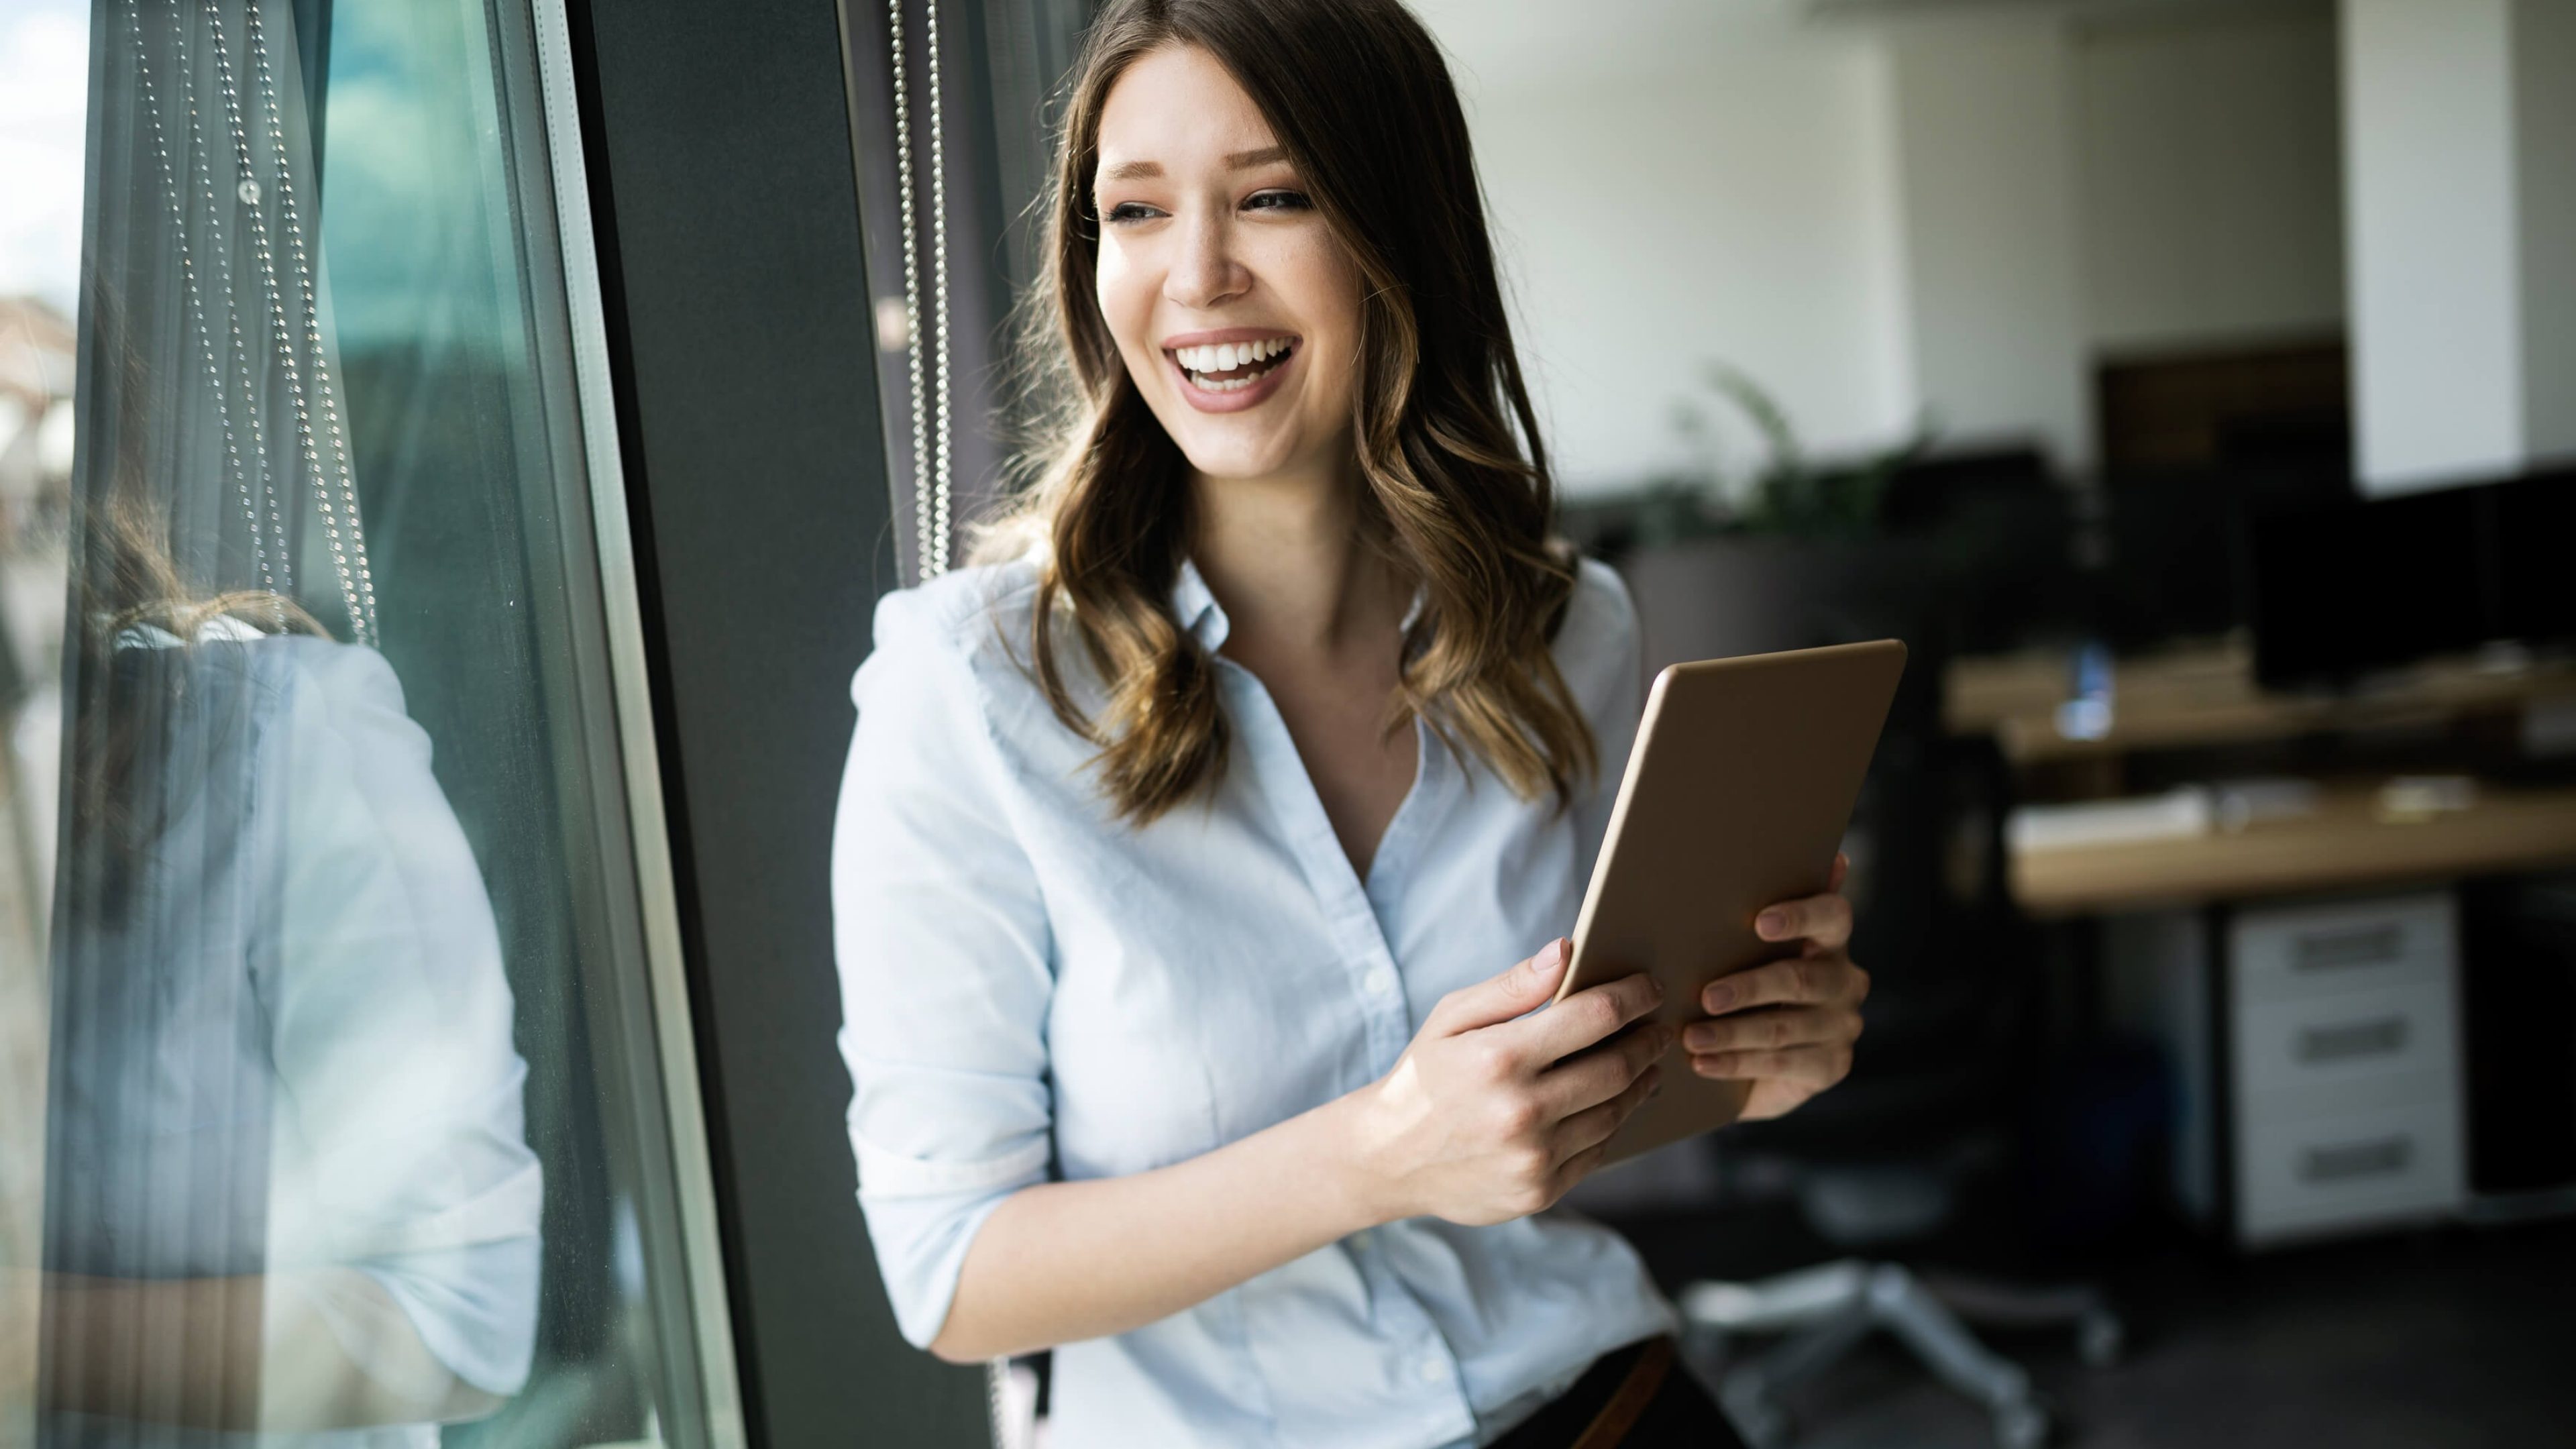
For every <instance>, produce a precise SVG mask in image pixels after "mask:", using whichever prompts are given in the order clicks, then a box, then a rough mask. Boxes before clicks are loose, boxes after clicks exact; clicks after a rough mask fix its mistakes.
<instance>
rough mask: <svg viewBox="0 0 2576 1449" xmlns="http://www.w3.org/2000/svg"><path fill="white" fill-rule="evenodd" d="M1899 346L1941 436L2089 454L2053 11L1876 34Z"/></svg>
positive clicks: (2082, 464) (2083, 457)
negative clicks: (1894, 221) (2030, 443)
mask: <svg viewBox="0 0 2576 1449" xmlns="http://www.w3.org/2000/svg"><path fill="white" fill-rule="evenodd" d="M1885 43H1886V47H1887V57H1888V60H1887V64H1888V67H1889V69H1888V77H1889V86H1890V92H1889V93H1890V97H1891V101H1890V110H1889V112H1888V114H1887V121H1888V124H1889V125H1890V126H1891V128H1892V131H1893V135H1892V136H1891V138H1890V144H1891V145H1892V147H1893V149H1894V154H1895V158H1896V178H1897V180H1896V190H1897V206H1898V213H1899V231H1900V237H1901V244H1902V255H1903V257H1904V263H1903V268H1904V271H1903V275H1904V278H1905V305H1906V307H1907V327H1908V338H1907V342H1908V347H1907V356H1908V360H1909V364H1910V369H1911V378H1912V386H1913V389H1914V391H1915V394H1916V396H1917V397H1919V398H1920V399H1921V401H1922V403H1923V405H1924V406H1926V407H1927V408H1929V409H1930V410H1931V411H1932V413H1933V415H1934V416H1935V418H1936V419H1937V420H1938V422H1939V424H1940V426H1941V428H1942V431H1943V434H1944V436H1945V437H1948V438H1951V439H1955V440H1959V441H1963V442H1964V441H1968V440H1974V439H1985V438H1995V439H2005V438H2021V437H2030V436H2034V435H2035V436H2036V437H2037V438H2038V439H2039V440H2040V441H2041V442H2042V443H2043V444H2045V445H2046V446H2047V448H2048V450H2049V451H2050V452H2052V453H2053V454H2054V455H2055V456H2056V458H2057V460H2058V461H2059V462H2060V463H2061V464H2064V465H2066V466H2068V467H2071V468H2074V469H2077V470H2082V469H2084V468H2086V467H2087V466H2089V464H2090V462H2091V460H2092V455H2093V415H2092V391H2093V390H2092V386H2091V367H2090V361H2089V358H2088V356H2087V350H2086V347H2085V319H2084V306H2083V297H2082V280H2081V267H2082V262H2081V258H2080V256H2079V254H2078V246H2077V230H2076V207H2075V176H2076V165H2077V162H2076V157H2075V152H2074V140H2073V134H2072V133H2073V129H2074V127H2073V108H2074V102H2073V94H2072V69H2071V66H2070V63H2069V60H2068V46H2067V43H2066V25H2065V22H2064V20H2063V19H2062V18H2061V17H2059V16H2057V15H2054V14H2050V13H2045V12H2043V13H2039V14H2006V15H2002V16H1991V17H1989V16H1976V17H1969V18H1964V19H1959V20H1955V21H1944V22H1943V23H1939V24H1925V25H1919V26H1906V27H1899V28H1897V29H1896V30H1894V31H1892V32H1891V33H1890V34H1889V35H1888V36H1887V37H1886V42H1885Z"/></svg>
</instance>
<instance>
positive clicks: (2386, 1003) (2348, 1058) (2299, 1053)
mask: <svg viewBox="0 0 2576 1449" xmlns="http://www.w3.org/2000/svg"><path fill="white" fill-rule="evenodd" d="M2458 1040H2459V1026H2458V1022H2457V1020H2456V1017H2455V1014H2454V1012H2453V1009H2452V1004H2451V987H2450V983H2449V981H2448V980H2446V979H2444V978H2441V977H2436V978H2435V979H2433V980H2430V981H2419V982H2411V983H2408V984H2406V985H2403V986H2382V987H2374V988H2372V989H2369V990H2366V991H2338V992H2335V993H2334V994H2332V995H2329V996H2319V997H2312V998H2310V999H2307V1000H2304V1001H2257V1002H2249V1003H2246V1004H2245V1005H2243V1006H2241V1007H2240V1008H2239V1009H2238V1011H2237V1016H2236V1060H2235V1066H2236V1084H2237V1090H2238V1091H2240V1092H2243V1093H2244V1094H2246V1095H2247V1096H2248V1097H2257V1098H2259V1097H2264V1096H2267V1095H2269V1094H2272V1093H2277V1092H2296V1093H2301V1094H2307V1095H2312V1096H2314V1097H2316V1098H2318V1099H2319V1101H2320V1103H2321V1109H2322V1110H2332V1109H2333V1107H2334V1105H2335V1102H2336V1098H2337V1095H2338V1089H2342V1088H2350V1087H2353V1086H2356V1085H2360V1084H2363V1083H2367V1082H2370V1081H2374V1080H2378V1079H2383V1078H2393V1077H2409V1078H2427V1077H2430V1078H2437V1079H2439V1078H2446V1077H2447V1076H2448V1075H2449V1074H2450V1073H2451V1071H2452V1069H2453V1064H2454V1063H2455V1062H2457V1060H2458V1057H2459V1049H2458Z"/></svg>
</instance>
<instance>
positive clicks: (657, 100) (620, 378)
mask: <svg viewBox="0 0 2576 1449" xmlns="http://www.w3.org/2000/svg"><path fill="white" fill-rule="evenodd" d="M571 9H572V19H573V32H574V52H575V66H576V69H577V70H578V71H579V72H580V73H581V84H582V92H583V108H584V131H585V137H586V141H587V145H588V149H589V156H590V166H591V173H592V174H591V178H590V184H591V191H592V204H593V206H594V208H595V211H596V216H597V220H598V224H599V233H600V246H601V253H602V255H601V263H602V272H603V286H604V290H605V292H606V302H607V313H608V330H609V339H610V350H611V353H612V357H613V366H614V370H615V374H616V386H617V401H618V415H619V425H620V429H621V433H622V437H621V444H622V447H623V450H624V455H625V461H626V466H627V481H628V487H629V492H630V496H631V501H632V506H633V509H634V516H635V520H636V530H637V535H638V537H637V554H638V559H639V567H640V570H641V575H642V578H641V583H642V591H643V594H644V598H645V607H646V613H647V631H648V647H649V649H650V650H651V652H652V655H653V659H652V663H653V672H654V676H655V686H656V712H657V716H658V724H659V728H660V731H661V734H660V738H661V741H662V746H663V762H664V766H665V770H666V782H665V783H666V787H667V791H668V795H669V799H670V803H671V818H672V822H673V833H674V847H675V852H676V856H677V867H678V878H679V888H680V902H679V904H680V910H681V918H682V922H683V928H684V932H685V936H686V947H687V954H688V960H689V970H690V974H691V979H692V983H693V991H694V993H695V1002H694V1005H695V1007H696V1013H697V1015H696V1020H697V1026H698V1032H699V1043H700V1052H701V1061H702V1063H703V1065H704V1071H705V1076H706V1088H707V1098H708V1109H709V1110H708V1117H709V1123H710V1132H711V1134H712V1137H713V1143H712V1146H713V1149H714V1157H715V1169H716V1176H717V1179H718V1182H719V1192H720V1197H721V1206H722V1211H723V1219H724V1224H725V1253H726V1266H727V1276H728V1279H729V1281H730V1283H731V1286H732V1292H733V1310H734V1323H735V1331H736V1334H737V1336H738V1347H739V1352H740V1357H741V1362H742V1368H743V1374H742V1386H743V1393H744V1396H745V1401H746V1411H747V1421H748V1426H749V1429H750V1433H751V1437H752V1440H753V1442H754V1443H756V1444H764V1445H772V1446H781V1449H785V1446H796V1449H804V1446H809V1445H811V1446H823V1445H863V1446H874V1445H888V1446H893V1445H900V1446H904V1449H942V1446H951V1445H954V1446H965V1445H970V1444H981V1443H982V1442H983V1441H984V1438H985V1419H984V1409H983V1386H982V1379H981V1376H980V1375H979V1374H978V1373H977V1372H976V1371H974V1370H972V1369H953V1368H948V1367H945V1366H942V1365H939V1364H937V1363H935V1362H933V1361H931V1360H929V1359H927V1358H925V1357H924V1356H922V1355H920V1354H917V1353H915V1352H913V1351H912V1350H911V1349H909V1348H907V1347H905V1346H904V1345H903V1344H902V1343H901V1341H900V1340H899V1339H898V1338H897V1337H896V1335H895V1331H894V1326H893V1321H892V1318H891V1316H890V1315H889V1313H888V1311H887V1309H886V1305H885V1300H884V1296H883V1292H882V1290H881V1289H880V1287H879V1285H878V1281H877V1276H876V1271H875V1265H874V1262H873V1260H872V1259H871V1258H870V1256H869V1253H868V1250H867V1242H866V1238H865V1235H864V1229H863V1227H862V1224H861V1221H860V1217H859V1211H858V1205H857V1201H856V1198H855V1194H854V1186H855V1184H854V1181H853V1178H852V1168H851V1162H850V1153H849V1148H848V1145H847V1139H846V1137H845V1136H844V1135H843V1113H844V1109H845V1107H846V1105H847V1102H848V1095H849V1083H848V1079H847V1077H846V1076H845V1075H844V1073H843V1071H842V1067H841V1064H840V1061H839V1058H838V1056H837V1054H836V1052H835V1049H834V1044H833V1030H834V1027H835V1025H836V1024H837V1022H838V1021H839V1019H840V1003H839V1000H838V996H837V993H836V990H835V982H834V976H833V970H832V947H831V935H830V906H829V894H828V881H827V867H828V850H829V839H830V830H831V819H832V805H833V795H834V791H835V789H836V788H837V785H838V781H839V777H840V768H841V762H842V756H843V754H844V752H845V751H846V750H847V748H848V744H849V734H850V726H851V711H850V702H849V691H848V685H849V679H850V674H851V671H852V670H853V669H855V668H856V667H857V665H858V663H859V661H860V659H861V658H862V657H863V656H864V654H865V653H866V650H867V641H868V620H869V613H870V609H871V607H872V605H873V603H874V601H875V599H876V597H877V595H878V594H879V593H880V592H882V591H883V590H884V589H885V588H887V587H890V586H891V585H892V584H893V582H894V568H895V564H894V554H893V551H892V547H891V542H892V538H891V532H890V530H889V528H888V521H887V512H888V494H887V488H886V483H885V475H884V471H883V469H884V459H885V456H886V454H885V447H884V439H883V437H882V435H881V432H880V425H879V422H878V405H877V400H878V393H877V377H876V374H875V368H874V356H873V354H874V351H875V345H874V339H873V335H872V330H871V319H870V314H869V299H868V286H867V280H866V277H865V274H864V265H863V251H862V243H861V238H860V220H859V203H858V197H857V194H856V189H857V188H856V181H855V171H854V167H853V161H852V152H851V127H850V118H849V113H848V110H847V98H848V90H847V88H846V84H845V81H846V78H845V75H844V72H843V68H842V57H843V54H844V51H843V48H842V46H843V40H842V34H841V28H840V20H839V17H838V15H837V13H836V7H835V5H834V4H833V3H832V0H736V3H728V4H723V5H710V4H706V3H703V0H621V3H617V4H603V3H588V0H574V3H573V5H572V7H571Z"/></svg>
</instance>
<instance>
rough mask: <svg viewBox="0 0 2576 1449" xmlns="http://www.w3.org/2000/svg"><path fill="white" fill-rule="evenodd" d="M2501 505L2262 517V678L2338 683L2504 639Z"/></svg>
mask: <svg viewBox="0 0 2576 1449" xmlns="http://www.w3.org/2000/svg"><path fill="white" fill-rule="evenodd" d="M2492 502H2493V499H2492V494H2491V492H2490V490H2488V489H2484V488H2457V489H2445V490H2441V491H2438V492H2431V493H2418V494H2411V495H2406V496H2402V497H2396V498H2380V499H2372V500H2369V501H2366V502H2356V503H2349V504H2344V505H2340V506H2336V507H2330V508H2321V509H2295V510H2289V511H2283V512H2277V513H2270V514H2266V515H2263V516H2260V517H2257V518H2256V519H2255V520H2254V521H2253V527H2252V535H2253V540H2254V547H2253V561H2254V568H2253V616H2254V618H2253V623H2254V672H2255V676H2256V677H2257V678H2258V679H2260V680H2261V681H2262V682H2263V683H2264V684H2265V685H2267V686H2272V687H2293V688H2294V687H2300V686H2309V685H2319V684H2335V683H2340V682H2346V681H2349V680H2351V679H2353V678H2356V677H2358V676H2360V675H2364V674H2369V673H2372V672H2374V671H2377V670H2383V669H2393V668H2396V667H2399V666H2401V665H2405V664H2409V663H2412V662H2414V661H2416V660H2419V659H2423V658H2426V657H2428V656H2431V655H2436V654H2448V653H2457V652H2461V651H2465V650H2470V649H2475V648H2476V647H2477V646H2479V645H2480V644H2483V643H2485V642H2487V641H2488V640H2489V639H2490V638H2492V637H2494V614H2495V609H2494V607H2493V604H2492V601H2491V599H2490V597H2489V578H2488V572H2489V571H2488V567H2487V566H2488V564H2489V561H2490V556H2491V552H2492V550H2491V546H2490V545H2489V542H2488V540H2489V538H2490V537H2491V533H2490V520H2489V517H2488V510H2489V509H2490V508H2491V506H2492Z"/></svg>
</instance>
